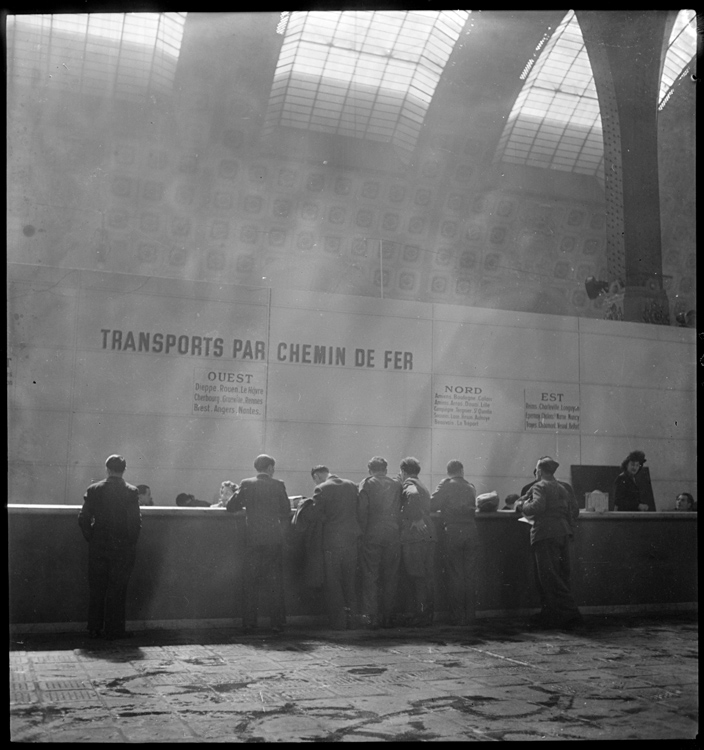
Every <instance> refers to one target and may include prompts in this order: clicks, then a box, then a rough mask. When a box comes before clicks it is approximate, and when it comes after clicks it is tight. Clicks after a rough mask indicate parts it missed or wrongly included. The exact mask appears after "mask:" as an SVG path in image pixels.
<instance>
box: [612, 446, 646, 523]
mask: <svg viewBox="0 0 704 750" xmlns="http://www.w3.org/2000/svg"><path fill="white" fill-rule="evenodd" d="M645 461H646V458H645V453H643V451H631V453H629V454H628V455H627V456H626V458H625V460H624V461H623V463H622V464H621V473H620V474H619V475H618V476H617V477H616V481H615V482H614V510H620V511H628V512H631V513H633V512H637V511H640V510H648V509H649V508H648V503H647V502H646V501H645V498H642V497H641V491H640V488H639V487H638V485H637V484H636V474H638V472H639V471H640V470H641V468H642V467H643V464H644V463H645Z"/></svg>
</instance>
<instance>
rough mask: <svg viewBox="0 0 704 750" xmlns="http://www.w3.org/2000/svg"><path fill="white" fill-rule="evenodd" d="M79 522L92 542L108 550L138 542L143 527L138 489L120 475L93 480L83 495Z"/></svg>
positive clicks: (84, 534)
mask: <svg viewBox="0 0 704 750" xmlns="http://www.w3.org/2000/svg"><path fill="white" fill-rule="evenodd" d="M78 525H79V526H80V528H81V531H82V532H83V536H84V537H85V538H86V539H87V540H88V541H89V542H90V543H91V545H96V546H98V547H101V548H103V549H106V550H119V549H122V548H126V547H130V546H133V545H135V544H136V543H137V539H138V538H139V532H140V530H141V528H142V513H141V511H140V510H139V490H138V489H137V488H136V487H134V486H133V485H131V484H128V483H127V482H125V480H124V479H123V478H122V477H117V476H109V477H107V479H103V480H102V482H96V483H95V484H91V485H90V487H88V489H87V490H86V493H85V495H84V496H83V507H82V508H81V510H80V512H79V514H78Z"/></svg>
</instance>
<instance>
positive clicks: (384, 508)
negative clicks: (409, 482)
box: [359, 474, 401, 544]
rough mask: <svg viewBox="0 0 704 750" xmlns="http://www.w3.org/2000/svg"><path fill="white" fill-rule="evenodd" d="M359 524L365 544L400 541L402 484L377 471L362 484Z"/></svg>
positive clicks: (360, 486)
mask: <svg viewBox="0 0 704 750" xmlns="http://www.w3.org/2000/svg"><path fill="white" fill-rule="evenodd" d="M359 523H360V526H361V529H362V536H363V537H364V542H365V543H366V544H385V543H387V542H395V543H398V541H399V534H400V532H401V483H400V482H399V481H398V480H396V479H392V478H391V477H389V476H387V475H386V474H375V475H372V476H369V477H366V478H365V479H363V480H362V481H361V482H360V484H359Z"/></svg>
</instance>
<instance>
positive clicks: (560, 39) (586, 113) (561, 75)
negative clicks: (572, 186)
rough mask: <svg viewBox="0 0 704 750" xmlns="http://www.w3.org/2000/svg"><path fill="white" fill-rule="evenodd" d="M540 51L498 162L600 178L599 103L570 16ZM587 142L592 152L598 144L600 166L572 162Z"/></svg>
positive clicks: (573, 18)
mask: <svg viewBox="0 0 704 750" xmlns="http://www.w3.org/2000/svg"><path fill="white" fill-rule="evenodd" d="M538 46H539V47H542V52H541V54H540V56H539V57H538V58H537V60H536V62H535V64H534V65H532V66H530V68H529V72H528V73H527V75H526V76H525V83H524V85H523V88H522V89H521V92H520V94H519V95H518V97H517V98H516V102H515V104H514V107H513V109H512V111H511V113H510V115H509V117H508V119H507V122H506V126H505V128H504V132H503V134H502V136H501V139H500V141H499V148H498V149H497V158H498V159H506V160H508V161H512V162H514V163H516V162H517V163H524V164H530V165H533V166H540V167H543V168H551V169H560V170H563V171H564V170H565V169H566V168H574V171H580V172H584V173H587V174H592V175H597V176H598V175H599V174H603V142H602V130H601V116H600V112H599V102H598V99H597V94H596V87H595V85H594V78H593V75H592V71H591V65H590V63H589V57H588V55H587V51H586V48H585V46H584V40H583V39H582V34H581V30H580V28H579V23H578V21H577V18H576V16H575V14H574V11H570V12H569V13H567V15H566V16H565V17H564V19H563V20H562V22H561V23H560V25H559V26H558V27H557V29H556V30H555V33H554V34H553V35H552V36H551V37H550V38H549V39H548V40H547V42H541V44H540V45H538ZM526 67H528V66H526ZM528 133H533V137H532V141H531V143H530V148H529V150H528V151H526V150H525V144H526V134H528ZM587 142H589V143H590V146H591V145H592V144H593V143H598V144H599V152H600V156H599V161H598V163H594V162H593V161H590V160H582V159H581V156H580V157H576V156H575V154H580V153H581V152H583V150H584V147H585V144H586V143H587ZM517 144H522V145H521V146H520V147H517ZM519 154H522V156H519ZM570 165H571V166H570ZM578 166H579V169H577V167H578Z"/></svg>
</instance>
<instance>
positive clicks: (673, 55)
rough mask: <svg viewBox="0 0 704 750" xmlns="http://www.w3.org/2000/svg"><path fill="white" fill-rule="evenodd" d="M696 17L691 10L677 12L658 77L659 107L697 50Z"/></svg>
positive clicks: (666, 98)
mask: <svg viewBox="0 0 704 750" xmlns="http://www.w3.org/2000/svg"><path fill="white" fill-rule="evenodd" d="M696 17H697V14H696V13H695V11H693V10H681V11H680V12H679V13H678V14H677V18H676V19H675V25H674V26H673V28H672V33H671V34H670V42H669V44H668V48H667V54H666V55H665V64H664V65H663V69H662V78H661V79H660V101H659V109H662V108H663V107H664V106H665V105H666V104H667V102H668V100H669V98H670V97H671V96H672V92H673V91H674V86H675V83H676V82H677V80H678V79H679V77H680V75H681V74H682V73H683V72H685V71H686V69H687V68H688V67H689V65H690V64H691V62H692V58H693V57H694V55H695V54H696V52H697V26H696V24H697V21H696Z"/></svg>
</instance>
